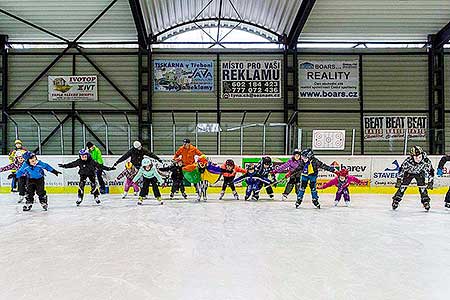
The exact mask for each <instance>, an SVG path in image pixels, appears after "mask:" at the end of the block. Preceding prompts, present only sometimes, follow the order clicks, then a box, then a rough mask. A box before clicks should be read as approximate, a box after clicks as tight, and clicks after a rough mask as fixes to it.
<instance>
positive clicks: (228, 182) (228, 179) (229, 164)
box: [219, 159, 247, 200]
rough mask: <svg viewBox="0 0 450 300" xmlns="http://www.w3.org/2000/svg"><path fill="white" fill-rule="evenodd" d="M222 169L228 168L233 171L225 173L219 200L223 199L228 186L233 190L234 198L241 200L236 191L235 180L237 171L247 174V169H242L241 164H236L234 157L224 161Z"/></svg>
mask: <svg viewBox="0 0 450 300" xmlns="http://www.w3.org/2000/svg"><path fill="white" fill-rule="evenodd" d="M222 169H227V170H228V171H231V172H232V173H223V184H222V191H221V192H220V196H219V200H222V198H223V196H224V195H225V190H226V189H227V187H228V186H229V187H230V189H231V191H232V192H233V196H234V199H235V200H239V195H238V193H237V191H236V187H235V186H234V182H233V180H234V179H235V177H236V173H242V174H245V173H247V171H246V170H245V169H242V168H241V167H240V166H238V165H236V164H235V163H234V160H232V159H227V161H226V162H224V163H223V165H222Z"/></svg>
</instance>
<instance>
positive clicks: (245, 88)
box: [221, 60, 281, 99]
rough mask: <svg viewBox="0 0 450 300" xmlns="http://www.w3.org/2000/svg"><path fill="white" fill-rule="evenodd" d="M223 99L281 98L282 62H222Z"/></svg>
mask: <svg viewBox="0 0 450 300" xmlns="http://www.w3.org/2000/svg"><path fill="white" fill-rule="evenodd" d="M221 67H222V68H221V72H222V73H221V74H222V76H221V80H222V98H223V99H229V98H281V60H265V61H260V60H237V61H222V62H221Z"/></svg>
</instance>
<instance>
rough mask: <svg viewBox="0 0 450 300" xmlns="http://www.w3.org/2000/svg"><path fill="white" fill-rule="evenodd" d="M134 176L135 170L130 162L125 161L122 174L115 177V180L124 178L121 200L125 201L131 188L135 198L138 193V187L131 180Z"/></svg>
mask: <svg viewBox="0 0 450 300" xmlns="http://www.w3.org/2000/svg"><path fill="white" fill-rule="evenodd" d="M136 174H137V170H136V168H135V167H134V166H133V163H132V162H131V161H127V162H126V163H125V170H123V171H122V173H120V174H119V176H117V180H120V179H122V178H123V177H125V182H124V187H123V195H122V199H125V198H126V197H127V196H128V191H129V190H130V188H133V191H134V195H135V196H137V194H138V193H139V185H137V184H136V183H134V182H133V178H134V176H136Z"/></svg>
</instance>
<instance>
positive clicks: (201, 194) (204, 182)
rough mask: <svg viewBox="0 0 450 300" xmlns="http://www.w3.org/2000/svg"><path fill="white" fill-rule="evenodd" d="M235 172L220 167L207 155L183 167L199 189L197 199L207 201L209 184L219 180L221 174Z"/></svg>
mask: <svg viewBox="0 0 450 300" xmlns="http://www.w3.org/2000/svg"><path fill="white" fill-rule="evenodd" d="M223 173H233V171H228V170H227V169H223V168H220V167H218V166H216V165H214V164H213V163H212V162H210V161H208V159H207V158H206V156H205V155H202V156H200V157H198V158H197V162H194V163H193V164H191V165H187V166H184V167H183V175H184V177H185V178H186V180H187V181H189V182H190V183H192V184H194V185H195V189H196V191H197V201H198V202H200V201H201V200H202V198H203V201H207V200H208V197H207V194H206V192H207V190H208V185H209V184H214V183H216V182H217V180H219V177H220V174H223Z"/></svg>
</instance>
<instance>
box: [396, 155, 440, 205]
mask: <svg viewBox="0 0 450 300" xmlns="http://www.w3.org/2000/svg"><path fill="white" fill-rule="evenodd" d="M427 178H428V183H427V184H426V183H425V180H426V179H427ZM413 179H415V180H416V182H417V185H418V186H419V193H420V198H421V202H422V205H423V207H424V208H425V210H427V211H428V210H430V200H431V199H430V197H429V196H428V192H427V189H430V190H432V189H433V181H434V169H433V166H432V164H431V161H430V159H429V158H428V157H427V154H426V153H425V151H423V149H422V148H421V147H419V146H414V147H412V148H411V149H410V151H409V157H407V158H406V159H405V161H404V162H403V163H402V165H401V166H400V170H399V171H398V175H397V182H396V184H395V187H396V188H397V189H398V190H397V192H396V193H395V194H394V196H393V197H392V209H394V210H395V209H397V208H398V204H399V203H400V201H402V198H403V195H404V194H405V191H406V189H407V188H408V186H409V184H410V183H411V181H412V180H413Z"/></svg>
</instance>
